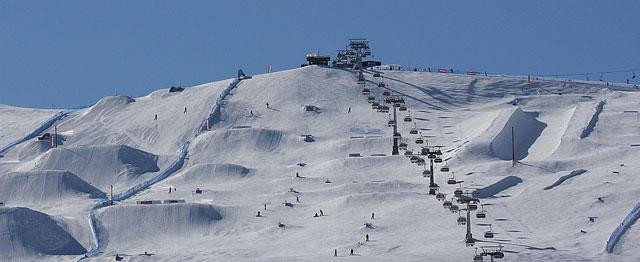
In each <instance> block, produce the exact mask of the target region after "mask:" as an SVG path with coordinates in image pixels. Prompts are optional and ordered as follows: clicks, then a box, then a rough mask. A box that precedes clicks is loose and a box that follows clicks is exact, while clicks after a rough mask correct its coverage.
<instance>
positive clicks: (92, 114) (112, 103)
mask: <svg viewBox="0 0 640 262" xmlns="http://www.w3.org/2000/svg"><path fill="white" fill-rule="evenodd" d="M135 101H136V100H135V99H133V98H131V97H129V96H107V97H104V98H102V99H100V101H98V103H96V104H95V105H93V106H91V107H90V108H89V110H87V111H86V112H85V113H84V114H83V115H82V116H83V117H84V118H83V121H91V120H96V119H100V118H102V117H103V116H105V115H108V114H110V113H112V112H116V111H118V110H120V109H121V108H122V107H124V106H126V105H128V104H130V103H133V102H135Z"/></svg>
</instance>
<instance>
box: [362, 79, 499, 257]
mask: <svg viewBox="0 0 640 262" xmlns="http://www.w3.org/2000/svg"><path fill="white" fill-rule="evenodd" d="M373 76H374V77H381V76H380V74H379V73H374V74H373ZM378 87H380V88H385V87H386V85H385V83H384V82H383V81H380V82H379V83H378ZM362 94H363V95H366V96H367V101H368V102H369V103H371V107H372V108H373V109H375V110H377V111H378V112H383V113H388V112H389V106H387V105H384V104H381V103H379V102H377V101H376V98H375V96H373V95H371V90H370V89H369V88H366V87H363V88H362ZM382 95H383V96H384V103H385V104H394V106H396V107H397V108H398V110H399V111H408V110H407V107H406V106H405V101H404V99H403V98H402V97H401V96H392V95H391V93H390V92H389V91H388V90H384V91H383V92H382ZM408 113H409V114H408V115H407V116H405V117H404V119H403V121H404V122H413V119H412V118H411V112H410V111H409V112H408ZM395 124H396V123H395V121H394V120H393V119H391V118H390V119H389V121H388V125H389V126H393V125H395ZM409 134H412V135H417V134H420V136H419V137H418V138H416V140H415V143H416V144H424V143H425V139H424V138H423V137H422V132H419V131H418V127H417V124H416V123H415V122H414V125H413V128H411V130H410V131H409ZM394 137H395V135H394ZM398 148H399V149H400V150H404V151H405V153H404V154H405V156H408V157H409V160H410V161H411V162H412V163H416V164H418V165H421V166H424V167H425V169H424V171H423V172H422V174H423V176H424V177H429V176H431V175H433V174H431V171H430V170H429V169H427V168H426V161H425V159H424V158H420V157H418V156H417V155H414V154H413V151H411V150H409V149H408V144H407V143H406V142H400V143H399V144H398ZM420 155H426V156H427V158H428V159H430V160H433V162H434V163H442V162H443V159H442V150H441V146H435V147H433V146H432V147H429V146H424V147H422V149H421V151H420ZM449 171H450V169H449V166H448V164H447V163H446V161H445V164H444V165H443V166H442V167H440V172H444V173H447V172H449ZM461 182H462V181H457V180H456V178H455V175H454V173H453V172H451V177H449V178H448V179H447V184H449V185H455V184H458V188H456V189H455V190H454V191H453V195H454V198H457V200H456V202H457V203H461V204H467V208H468V210H469V211H476V214H475V217H476V218H478V219H483V218H486V217H487V211H485V210H484V206H483V205H480V210H478V204H479V202H480V201H479V199H477V198H474V197H469V196H466V195H468V193H464V192H463V190H462V184H461ZM454 198H452V199H451V200H447V199H446V195H445V194H444V193H441V192H438V193H437V194H436V199H437V200H438V201H443V203H442V206H443V207H444V208H446V209H449V210H450V211H451V212H454V213H455V212H457V213H458V218H457V223H458V225H466V223H468V222H469V221H467V218H466V217H465V216H462V215H461V214H460V212H461V211H462V210H461V209H460V207H459V206H458V205H456V204H454ZM494 235H495V233H494V232H493V230H492V228H491V225H489V230H488V231H485V232H484V238H493V237H494ZM487 255H488V256H491V257H492V258H503V257H504V253H502V247H501V246H500V247H499V248H495V249H492V250H489V251H487V250H485V249H484V248H483V252H482V253H481V254H477V252H476V255H475V256H474V258H473V261H474V262H479V261H483V256H487Z"/></svg>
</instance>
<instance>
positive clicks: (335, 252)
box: [333, 249, 338, 257]
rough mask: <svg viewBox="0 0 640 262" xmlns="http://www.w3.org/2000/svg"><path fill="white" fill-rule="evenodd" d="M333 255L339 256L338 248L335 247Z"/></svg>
mask: <svg viewBox="0 0 640 262" xmlns="http://www.w3.org/2000/svg"><path fill="white" fill-rule="evenodd" d="M333 256H334V257H337V256H338V249H334V250H333Z"/></svg>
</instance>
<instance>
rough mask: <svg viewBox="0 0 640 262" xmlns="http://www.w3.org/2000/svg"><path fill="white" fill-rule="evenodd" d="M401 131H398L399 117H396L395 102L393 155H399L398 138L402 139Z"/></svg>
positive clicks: (394, 106) (394, 108)
mask: <svg viewBox="0 0 640 262" xmlns="http://www.w3.org/2000/svg"><path fill="white" fill-rule="evenodd" d="M400 137H401V136H400V133H398V119H397V118H396V104H395V103H394V104H393V149H392V150H391V155H394V156H395V155H399V154H400V152H398V140H400Z"/></svg>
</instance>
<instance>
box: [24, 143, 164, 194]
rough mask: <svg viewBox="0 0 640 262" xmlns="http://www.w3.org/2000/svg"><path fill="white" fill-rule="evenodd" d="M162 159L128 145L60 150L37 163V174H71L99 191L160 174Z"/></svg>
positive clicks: (78, 147) (51, 151)
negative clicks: (40, 172)
mask: <svg viewBox="0 0 640 262" xmlns="http://www.w3.org/2000/svg"><path fill="white" fill-rule="evenodd" d="M157 161H158V156H156V155H154V154H151V153H147V152H145V151H142V150H138V149H135V148H132V147H129V146H126V145H91V146H73V147H64V148H63V147H58V148H54V149H52V150H49V151H48V152H47V153H46V154H45V155H43V156H42V157H41V158H40V159H38V160H37V163H36V165H35V168H34V169H35V170H69V171H71V172H72V173H74V174H76V175H78V176H79V177H80V178H82V179H83V180H85V181H87V182H88V183H90V184H92V185H94V186H97V187H99V188H106V187H108V186H109V185H113V184H116V182H118V180H119V179H120V178H122V177H121V176H125V177H126V178H127V179H131V178H136V177H137V176H139V175H141V174H144V173H147V172H157V171H158V170H159V169H160V168H158V165H157Z"/></svg>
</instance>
